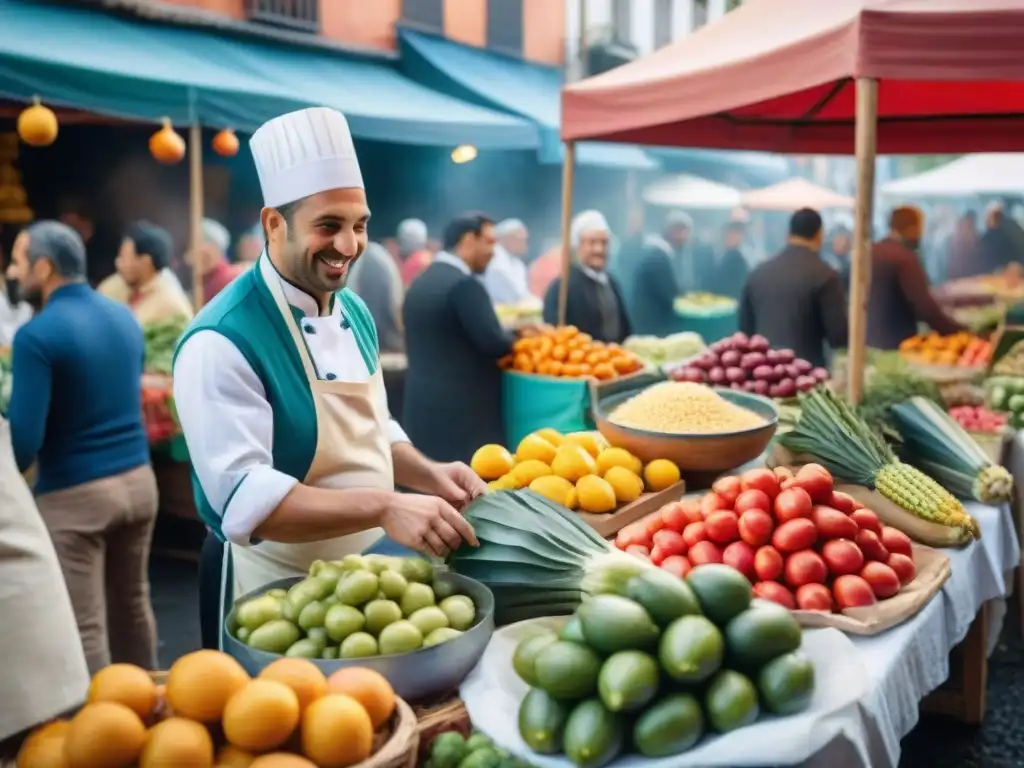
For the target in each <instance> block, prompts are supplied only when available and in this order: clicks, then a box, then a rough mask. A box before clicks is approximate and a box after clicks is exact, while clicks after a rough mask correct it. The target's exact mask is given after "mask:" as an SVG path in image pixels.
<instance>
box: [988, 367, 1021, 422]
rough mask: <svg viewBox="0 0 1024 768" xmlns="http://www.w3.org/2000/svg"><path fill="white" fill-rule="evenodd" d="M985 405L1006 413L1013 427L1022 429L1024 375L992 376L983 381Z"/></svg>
mask: <svg viewBox="0 0 1024 768" xmlns="http://www.w3.org/2000/svg"><path fill="white" fill-rule="evenodd" d="M985 390H986V391H987V393H988V395H987V401H986V402H987V405H988V407H989V408H991V409H992V410H993V411H997V412H1000V413H1006V414H1008V417H1009V424H1010V426H1012V427H1013V428H1014V429H1024V377H1020V376H993V377H992V378H990V379H988V380H987V381H986V382H985Z"/></svg>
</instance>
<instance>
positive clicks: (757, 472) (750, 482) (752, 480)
mask: <svg viewBox="0 0 1024 768" xmlns="http://www.w3.org/2000/svg"><path fill="white" fill-rule="evenodd" d="M740 485H741V486H742V488H743V490H744V491H752V490H756V491H761V492H762V493H763V494H764V495H765V496H767V497H768V498H769V499H774V498H775V497H776V496H778V495H779V481H778V479H777V478H776V477H775V473H774V472H772V471H771V470H770V469H750V470H747V471H746V472H744V473H743V474H742V475H740ZM762 509H764V507H762Z"/></svg>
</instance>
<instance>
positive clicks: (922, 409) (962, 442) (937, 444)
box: [891, 397, 1013, 504]
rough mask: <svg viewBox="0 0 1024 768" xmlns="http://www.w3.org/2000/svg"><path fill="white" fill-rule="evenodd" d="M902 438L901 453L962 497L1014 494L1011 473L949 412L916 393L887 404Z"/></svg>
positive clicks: (993, 498) (999, 498) (987, 499)
mask: <svg viewBox="0 0 1024 768" xmlns="http://www.w3.org/2000/svg"><path fill="white" fill-rule="evenodd" d="M891 413H892V418H893V422H894V423H895V425H896V429H897V430H898V431H899V433H900V437H901V438H902V441H903V446H902V450H901V454H902V455H903V458H904V459H905V460H906V461H908V462H909V463H911V464H913V465H914V466H916V467H918V468H920V469H921V470H923V471H924V472H926V473H928V475H929V476H930V477H933V478H935V479H936V480H938V481H939V482H940V483H942V486H943V487H944V488H946V489H948V490H949V491H952V492H953V493H954V494H955V495H956V496H958V497H959V498H961V499H975V500H977V501H980V502H982V503H983V504H1002V503H1003V502H1006V501H1009V500H1010V497H1011V495H1012V494H1013V477H1012V476H1011V475H1010V473H1009V472H1008V471H1007V470H1006V468H1005V467H1002V466H1000V465H999V464H996V463H995V462H993V461H992V460H991V459H990V458H989V456H988V454H987V453H985V451H983V450H982V449H981V446H979V445H978V443H977V442H976V441H975V440H974V438H973V437H971V436H970V435H969V434H967V433H966V432H965V431H964V429H963V427H961V426H960V425H959V424H958V423H957V422H956V421H955V420H954V419H953V418H952V417H951V416H950V415H949V414H947V413H946V412H945V411H944V410H943V409H942V408H940V407H939V406H937V405H936V404H935V403H933V402H932V401H931V400H926V399H925V398H923V397H914V398H911V399H910V400H908V401H907V402H905V403H899V404H897V405H894V406H893V407H892V409H891Z"/></svg>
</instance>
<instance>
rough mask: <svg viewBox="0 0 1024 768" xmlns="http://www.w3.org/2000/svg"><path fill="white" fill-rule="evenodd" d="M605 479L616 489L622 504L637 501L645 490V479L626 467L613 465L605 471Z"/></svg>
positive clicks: (616, 496) (616, 495)
mask: <svg viewBox="0 0 1024 768" xmlns="http://www.w3.org/2000/svg"><path fill="white" fill-rule="evenodd" d="M604 479H605V480H607V481H608V484H609V485H610V486H611V487H612V490H614V491H615V499H616V501H618V502H619V503H620V504H629V503H630V502H631V501H636V500H637V499H639V498H640V494H641V493H643V492H644V481H643V480H641V479H640V475H638V474H636V473H635V472H632V471H630V470H628V469H626V468H625V467H612V468H611V469H609V470H608V471H607V472H605V473H604Z"/></svg>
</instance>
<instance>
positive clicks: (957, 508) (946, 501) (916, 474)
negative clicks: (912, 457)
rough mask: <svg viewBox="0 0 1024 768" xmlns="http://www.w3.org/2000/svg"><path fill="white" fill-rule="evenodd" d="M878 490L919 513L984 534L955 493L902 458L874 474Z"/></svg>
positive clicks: (967, 530)
mask: <svg viewBox="0 0 1024 768" xmlns="http://www.w3.org/2000/svg"><path fill="white" fill-rule="evenodd" d="M875 490H877V491H878V492H879V493H880V494H882V495H883V496H885V498H887V499H889V501H891V502H893V503H894V504H898V505H899V506H901V507H903V508H904V509H906V510H908V511H910V512H912V513H914V514H915V515H916V516H918V517H920V518H922V519H924V520H930V521H931V522H933V523H939V524H940V525H945V526H949V527H951V528H960V529H963V530H964V531H966V532H967V533H969V534H970V535H971V536H973V537H974V538H975V539H980V538H981V529H980V528H979V527H978V522H977V520H975V519H974V518H973V517H972V516H971V515H970V514H969V513H968V512H967V510H965V509H964V505H963V504H961V503H960V501H958V500H957V499H956V498H955V497H954V496H953V494H951V493H950V492H949V491H947V490H946V489H945V488H943V487H942V486H941V485H939V484H938V483H937V482H935V481H934V480H932V478H930V477H928V475H926V474H924V473H923V472H921V471H920V470H917V469H915V468H914V467H912V466H910V465H909V464H904V463H902V462H900V461H896V462H893V463H891V464H886V465H885V466H884V467H882V468H881V469H880V470H879V471H878V474H876V475H875Z"/></svg>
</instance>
